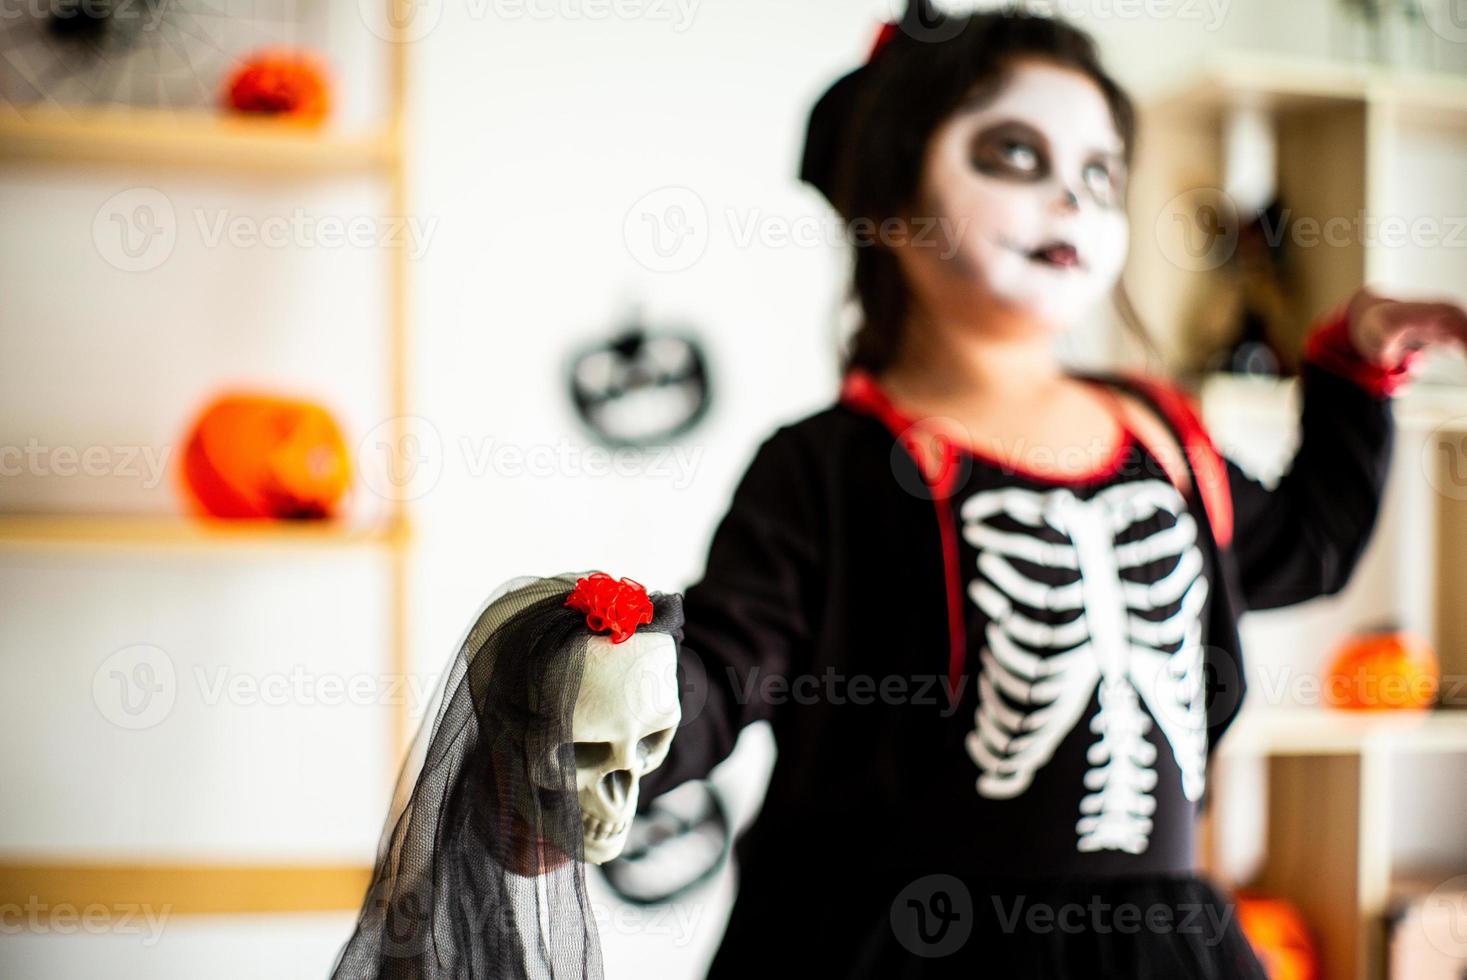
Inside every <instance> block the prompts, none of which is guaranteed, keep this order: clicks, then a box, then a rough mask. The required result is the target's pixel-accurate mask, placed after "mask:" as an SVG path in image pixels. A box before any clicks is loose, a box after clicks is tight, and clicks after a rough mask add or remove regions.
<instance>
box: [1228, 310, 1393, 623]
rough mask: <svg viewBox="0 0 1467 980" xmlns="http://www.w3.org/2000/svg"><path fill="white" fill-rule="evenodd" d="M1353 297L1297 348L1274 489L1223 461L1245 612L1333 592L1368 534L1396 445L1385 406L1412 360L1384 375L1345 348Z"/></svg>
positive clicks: (1349, 343) (1353, 348)
mask: <svg viewBox="0 0 1467 980" xmlns="http://www.w3.org/2000/svg"><path fill="white" fill-rule="evenodd" d="M1358 296H1359V294H1357V295H1356V296H1355V297H1352V298H1351V300H1350V301H1348V302H1346V303H1342V304H1341V305H1340V306H1339V307H1337V308H1336V309H1335V310H1334V311H1332V312H1331V313H1330V314H1328V315H1326V316H1325V317H1323V318H1322V319H1321V320H1320V321H1319V322H1317V323H1316V324H1315V326H1314V327H1313V328H1312V329H1311V330H1310V332H1309V336H1308V338H1307V340H1306V341H1305V347H1304V358H1303V362H1302V365H1301V367H1300V384H1301V385H1302V391H1303V407H1302V409H1301V413H1300V422H1299V425H1300V441H1299V448H1298V450H1297V452H1296V453H1295V455H1294V459H1293V462H1292V463H1291V465H1290V467H1289V470H1288V472H1287V473H1285V474H1284V476H1283V478H1282V479H1280V480H1279V482H1278V484H1277V486H1275V487H1274V488H1273V489H1268V488H1267V487H1265V486H1264V484H1262V483H1261V482H1259V481H1258V480H1256V479H1254V478H1253V477H1251V476H1249V475H1248V474H1246V473H1244V472H1243V470H1242V469H1240V468H1239V467H1238V465H1237V464H1236V463H1234V462H1233V461H1232V460H1227V461H1226V466H1227V475H1228V483H1229V488H1230V490H1231V493H1232V498H1233V510H1234V527H1235V531H1234V536H1233V550H1234V554H1235V555H1236V557H1237V560H1238V568H1239V573H1240V578H1241V585H1242V588H1243V595H1244V600H1245V602H1246V604H1247V607H1248V608H1250V609H1274V608H1277V607H1280V606H1288V605H1293V604H1294V603H1298V602H1304V601H1305V600H1308V599H1313V598H1315V597H1317V596H1322V595H1332V594H1334V593H1337V592H1339V591H1340V590H1341V589H1342V588H1344V586H1345V584H1346V582H1348V581H1349V578H1350V574H1351V572H1352V571H1353V570H1354V568H1355V565H1356V563H1357V562H1358V561H1359V558H1360V555H1361V553H1362V552H1363V551H1364V550H1365V546H1366V545H1367V544H1368V543H1369V541H1370V535H1371V532H1372V531H1373V529H1374V527H1375V523H1376V518H1377V515H1378V513H1379V509H1380V501H1381V497H1382V495H1383V494H1384V492H1385V483H1386V477H1387V474H1388V472H1389V469H1390V461H1391V447H1392V443H1393V436H1394V426H1393V421H1392V415H1391V405H1390V399H1391V396H1392V395H1393V394H1395V393H1396V392H1398V391H1401V390H1402V389H1403V388H1404V387H1405V386H1406V385H1407V384H1408V383H1409V380H1410V378H1411V375H1412V372H1413V371H1414V369H1415V367H1416V364H1417V360H1418V354H1419V351H1410V352H1406V353H1404V355H1403V356H1401V357H1400V358H1399V359H1398V360H1396V361H1395V363H1394V364H1393V365H1392V366H1390V367H1387V366H1386V365H1385V364H1383V363H1379V362H1378V361H1375V360H1372V359H1369V358H1367V357H1366V356H1364V355H1362V354H1361V353H1360V352H1359V350H1358V349H1357V344H1356V341H1355V340H1353V339H1352V332H1358V327H1359V322H1358V317H1354V318H1352V315H1351V313H1352V306H1353V305H1354V304H1355V303H1356V302H1357V301H1358ZM1352 328H1356V329H1355V330H1353V331H1352Z"/></svg>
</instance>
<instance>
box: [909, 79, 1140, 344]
mask: <svg viewBox="0 0 1467 980" xmlns="http://www.w3.org/2000/svg"><path fill="white" fill-rule="evenodd" d="M1123 150H1124V147H1123V143H1122V140H1121V136H1120V134H1119V133H1117V132H1116V128H1115V123H1114V121H1113V120H1112V118H1111V113H1110V108H1109V106H1108V105H1107V103H1106V101H1105V97H1104V96H1103V95H1102V94H1101V91H1100V89H1099V87H1098V86H1096V85H1095V83H1094V82H1093V81H1091V80H1090V79H1089V78H1088V77H1087V76H1085V75H1084V74H1081V73H1080V72H1078V71H1075V70H1073V69H1069V68H1065V67H1062V66H1060V65H1057V64H1054V63H1052V62H1046V61H1041V60H1033V59H1028V60H1021V61H1016V62H1014V63H1013V65H1012V67H1011V69H1010V73H1009V75H1008V76H1007V78H1006V80H1005V81H1004V82H1003V84H1002V85H1001V86H1000V87H999V88H998V89H997V91H996V92H989V93H987V94H986V95H985V96H984V97H982V98H980V99H978V100H977V101H972V102H969V103H965V104H963V105H961V106H959V108H958V109H957V110H956V111H955V112H954V113H953V115H952V116H950V117H949V118H948V119H947V120H946V121H945V122H944V123H943V124H942V125H941V126H940V127H939V128H938V130H937V131H936V132H935V133H934V134H933V136H932V139H931V141H930V143H929V145H928V149H927V156H926V162H925V165H924V173H923V180H922V187H921V188H920V190H919V196H918V203H919V207H918V211H919V213H920V214H925V215H929V216H931V217H933V218H936V219H937V222H936V229H937V231H936V234H934V235H932V236H930V242H931V243H932V244H934V245H936V246H937V247H932V248H918V247H912V246H913V245H914V243H915V241H916V239H915V238H914V239H913V240H912V241H909V242H908V247H907V248H904V249H902V251H903V252H904V253H906V254H905V261H906V262H907V264H908V275H909V277H910V276H912V275H914V274H915V276H916V277H917V282H916V285H917V287H918V290H919V293H920V292H929V293H930V292H931V291H932V290H938V291H940V295H939V297H936V298H938V300H939V305H940V306H942V307H944V308H950V306H951V304H952V303H954V302H956V303H958V304H961V305H966V304H969V303H972V302H975V301H976V302H979V303H980V304H982V306H981V308H983V309H991V308H993V307H994V306H995V305H996V306H998V307H1000V308H1003V309H1004V310H1005V311H1006V312H1010V313H1019V314H1021V315H1023V316H1024V317H1025V318H1026V319H1029V318H1032V319H1036V320H1039V321H1041V322H1042V323H1043V324H1045V325H1046V326H1049V327H1053V328H1062V327H1065V326H1069V325H1070V324H1072V323H1073V322H1075V320H1076V319H1077V318H1078V317H1079V316H1080V315H1082V314H1083V313H1084V312H1085V311H1086V310H1088V309H1089V308H1091V307H1092V306H1093V305H1094V304H1095V303H1096V302H1097V301H1099V300H1100V299H1101V298H1102V297H1104V296H1105V295H1106V294H1107V293H1108V292H1109V291H1110V289H1111V288H1112V287H1113V286H1114V285H1115V283H1116V281H1117V280H1118V278H1119V277H1120V272H1121V266H1122V264H1123V263H1124V261H1125V257H1126V247H1127V243H1128V225H1127V221H1126V212H1125V208H1124V191H1125V180H1126V173H1125V164H1124V162H1123V161H1124V155H1123ZM912 262H916V263H917V267H916V268H913V267H912V265H911V263H912Z"/></svg>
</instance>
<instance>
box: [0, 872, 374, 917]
mask: <svg viewBox="0 0 1467 980" xmlns="http://www.w3.org/2000/svg"><path fill="white" fill-rule="evenodd" d="M371 880H372V868H371V867H370V866H356V865H319V866H312V865H283V866H266V865H184V864H169V863H159V864H124V863H116V864H111V863H109V864H90V865H89V864H69V863H60V862H51V863H24V864H21V863H16V864H11V863H0V905H5V904H11V905H15V906H18V907H20V908H26V907H28V906H30V905H35V904H36V903H44V904H46V905H50V906H59V905H67V904H70V905H73V906H75V907H77V908H86V907H89V906H92V905H104V906H107V907H109V908H114V909H116V908H127V907H140V908H143V909H148V910H151V911H152V913H153V914H154V915H175V914H177V915H244V914H250V913H259V912H337V911H356V910H357V909H359V908H361V905H362V896H363V895H365V894H366V891H367V886H368V885H369V884H370V883H371Z"/></svg>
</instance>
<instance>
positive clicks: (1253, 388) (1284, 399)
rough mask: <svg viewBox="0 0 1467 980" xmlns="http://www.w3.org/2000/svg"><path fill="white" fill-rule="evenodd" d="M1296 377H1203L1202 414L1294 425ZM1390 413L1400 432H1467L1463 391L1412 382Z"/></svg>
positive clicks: (1465, 393) (1466, 395) (1466, 400)
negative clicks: (1403, 430) (1432, 430)
mask: <svg viewBox="0 0 1467 980" xmlns="http://www.w3.org/2000/svg"><path fill="white" fill-rule="evenodd" d="M1298 386H1299V381H1298V379H1297V378H1267V377H1249V376H1246V375H1238V374H1212V375H1208V376H1207V378H1206V379H1204V381H1203V383H1202V386H1201V396H1202V404H1203V409H1204V412H1205V413H1206V415H1207V417H1208V418H1209V419H1212V420H1223V419H1226V420H1227V421H1229V422H1235V421H1236V422H1247V423H1251V424H1264V425H1272V424H1283V423H1288V424H1293V422H1294V421H1295V420H1296V419H1297V418H1298V411H1299V408H1298ZM1391 409H1392V414H1393V415H1394V417H1395V420H1396V424H1397V425H1398V426H1399V427H1400V428H1402V429H1408V430H1418V431H1429V430H1431V429H1437V430H1439V431H1441V432H1444V433H1446V432H1467V388H1461V387H1458V386H1456V385H1442V384H1436V385H1434V384H1428V383H1423V382H1419V381H1418V382H1417V383H1415V384H1414V385H1413V386H1412V388H1411V389H1410V390H1409V391H1406V392H1403V393H1401V394H1399V395H1396V396H1395V397H1393V398H1392V399H1391Z"/></svg>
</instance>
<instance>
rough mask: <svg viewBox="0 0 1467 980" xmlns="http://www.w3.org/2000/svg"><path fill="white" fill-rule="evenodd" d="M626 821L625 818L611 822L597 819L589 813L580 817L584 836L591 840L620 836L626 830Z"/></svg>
mask: <svg viewBox="0 0 1467 980" xmlns="http://www.w3.org/2000/svg"><path fill="white" fill-rule="evenodd" d="M628 823H629V821H626V820H623V821H622V822H621V823H613V822H612V821H610V820H598V819H596V818H595V817H592V816H589V815H587V816H582V817H581V824H582V825H583V826H584V828H585V831H586V836H587V837H589V838H590V839H591V840H610V839H611V838H613V837H620V836H621V835H622V834H623V833H625V832H626V829H627V825H628Z"/></svg>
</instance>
